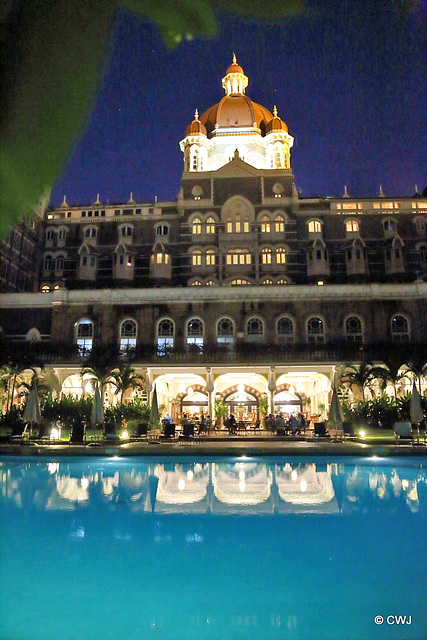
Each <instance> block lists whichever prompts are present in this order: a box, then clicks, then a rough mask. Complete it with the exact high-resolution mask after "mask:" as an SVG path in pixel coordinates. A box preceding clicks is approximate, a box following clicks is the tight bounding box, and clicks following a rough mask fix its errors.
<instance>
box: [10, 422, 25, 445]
mask: <svg viewBox="0 0 427 640" xmlns="http://www.w3.org/2000/svg"><path fill="white" fill-rule="evenodd" d="M27 426H28V425H26V424H25V422H22V420H20V421H19V422H16V423H15V424H14V425H13V429H12V433H11V434H10V436H9V438H8V439H9V442H22V441H23V440H28V431H27Z"/></svg>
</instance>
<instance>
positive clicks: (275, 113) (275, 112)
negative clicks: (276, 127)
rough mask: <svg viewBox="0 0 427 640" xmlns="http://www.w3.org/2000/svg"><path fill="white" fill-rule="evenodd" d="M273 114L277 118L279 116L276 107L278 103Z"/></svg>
mask: <svg viewBox="0 0 427 640" xmlns="http://www.w3.org/2000/svg"><path fill="white" fill-rule="evenodd" d="M273 116H274V117H275V118H277V117H278V115H277V107H276V105H274V107H273Z"/></svg>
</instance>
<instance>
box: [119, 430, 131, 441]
mask: <svg viewBox="0 0 427 640" xmlns="http://www.w3.org/2000/svg"><path fill="white" fill-rule="evenodd" d="M120 437H121V439H122V440H125V439H126V438H129V433H128V432H127V431H126V429H123V431H122V432H121V434H120Z"/></svg>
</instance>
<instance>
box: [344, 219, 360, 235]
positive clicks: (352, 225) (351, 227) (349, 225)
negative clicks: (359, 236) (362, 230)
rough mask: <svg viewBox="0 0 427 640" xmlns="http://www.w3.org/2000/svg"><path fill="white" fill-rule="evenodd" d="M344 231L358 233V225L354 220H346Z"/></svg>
mask: <svg viewBox="0 0 427 640" xmlns="http://www.w3.org/2000/svg"><path fill="white" fill-rule="evenodd" d="M345 230H346V231H347V233H354V232H356V231H359V223H358V222H357V221H356V220H347V222H346V223H345Z"/></svg>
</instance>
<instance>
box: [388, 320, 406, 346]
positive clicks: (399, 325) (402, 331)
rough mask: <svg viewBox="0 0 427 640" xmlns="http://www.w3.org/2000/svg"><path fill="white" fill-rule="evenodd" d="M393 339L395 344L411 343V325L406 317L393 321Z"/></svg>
mask: <svg viewBox="0 0 427 640" xmlns="http://www.w3.org/2000/svg"><path fill="white" fill-rule="evenodd" d="M391 339H392V340H393V342H409V323H408V321H407V319H406V318H405V317H404V316H400V315H397V316H393V318H392V319H391Z"/></svg>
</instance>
